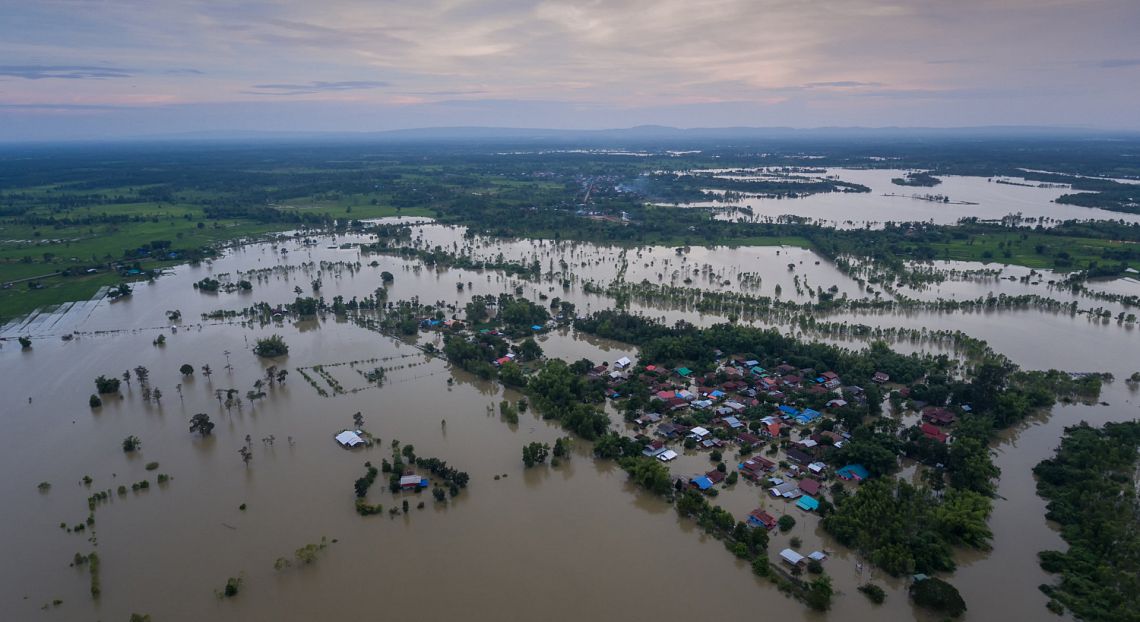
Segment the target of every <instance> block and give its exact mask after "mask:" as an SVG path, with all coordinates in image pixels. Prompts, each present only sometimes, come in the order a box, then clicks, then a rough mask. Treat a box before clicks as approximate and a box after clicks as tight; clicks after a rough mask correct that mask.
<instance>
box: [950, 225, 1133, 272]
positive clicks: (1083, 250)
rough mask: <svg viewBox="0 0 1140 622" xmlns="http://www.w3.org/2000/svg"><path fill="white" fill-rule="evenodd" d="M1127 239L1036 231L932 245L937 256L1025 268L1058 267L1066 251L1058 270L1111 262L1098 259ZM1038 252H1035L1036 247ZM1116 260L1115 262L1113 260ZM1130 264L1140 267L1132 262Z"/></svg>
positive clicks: (992, 235) (1121, 244)
mask: <svg viewBox="0 0 1140 622" xmlns="http://www.w3.org/2000/svg"><path fill="white" fill-rule="evenodd" d="M1125 244H1127V243H1126V242H1116V241H1112V240H1096V239H1089V238H1078V237H1065V236H1061V237H1058V236H1050V235H1040V234H1035V233H1008V234H991V235H979V236H973V237H971V238H969V239H967V240H958V241H954V242H950V243H946V244H931V245H930V247H931V248H932V249H934V250H935V252H936V253H937V255H936V256H937V258H938V259H951V260H957V261H980V262H983V263H987V262H988V263H1000V264H1012V265H1018V266H1025V267H1027V268H1038V269H1040V268H1057V254H1058V253H1060V252H1066V253H1068V254H1069V257H1070V261H1071V262H1072V264H1071V265H1069V266H1064V267H1062V268H1061V269H1083V268H1085V267H1087V266H1088V264H1089V262H1090V261H1095V262H1098V263H1101V264H1107V263H1110V262H1108V261H1105V260H1103V259H1101V252H1102V251H1103V250H1104V249H1107V248H1121V247H1123V246H1124V245H1125ZM1039 246H1040V247H1041V252H1038V247H1039ZM1112 263H1115V262H1112ZM1130 267H1133V268H1140V264H1138V263H1137V262H1135V261H1133V262H1130Z"/></svg>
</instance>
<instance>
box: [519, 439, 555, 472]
mask: <svg viewBox="0 0 1140 622" xmlns="http://www.w3.org/2000/svg"><path fill="white" fill-rule="evenodd" d="M549 453H550V446H549V445H547V444H546V443H539V442H537V441H535V442H533V443H530V444H529V445H524V446H523V450H522V459H523V464H524V465H526V468H528V469H529V468H530V467H532V466H534V465H536V464H542V463H544V462H546V456H547V455H548V454H549Z"/></svg>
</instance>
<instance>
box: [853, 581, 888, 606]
mask: <svg viewBox="0 0 1140 622" xmlns="http://www.w3.org/2000/svg"><path fill="white" fill-rule="evenodd" d="M859 591H860V592H863V595H864V596H866V597H867V598H869V599H870V600H871V602H873V603H875V604H876V605H880V604H882V603H883V601H884V600H886V599H887V593H886V592H884V591H883V588H881V587H879V586H877V585H875V584H874V583H866V584H864V585H860V586H859Z"/></svg>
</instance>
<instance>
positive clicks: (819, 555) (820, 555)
mask: <svg viewBox="0 0 1140 622" xmlns="http://www.w3.org/2000/svg"><path fill="white" fill-rule="evenodd" d="M808 559H810V560H814V561H817V562H822V561H824V560H826V559H827V553H824V552H823V551H812V552H811V554H810V555H808Z"/></svg>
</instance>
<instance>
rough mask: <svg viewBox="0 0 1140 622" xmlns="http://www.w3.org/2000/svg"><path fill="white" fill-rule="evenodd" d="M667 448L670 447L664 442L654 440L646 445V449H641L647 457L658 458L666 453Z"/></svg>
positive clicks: (642, 453)
mask: <svg viewBox="0 0 1140 622" xmlns="http://www.w3.org/2000/svg"><path fill="white" fill-rule="evenodd" d="M666 449H668V448H667V447H665V443H664V442H662V441H653V442H651V443H649V444H648V445H646V446H645V449H643V450H642V451H641V455H643V456H645V457H646V458H656V457H657V456H659V455H661V454H663V453H665V450H666Z"/></svg>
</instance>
